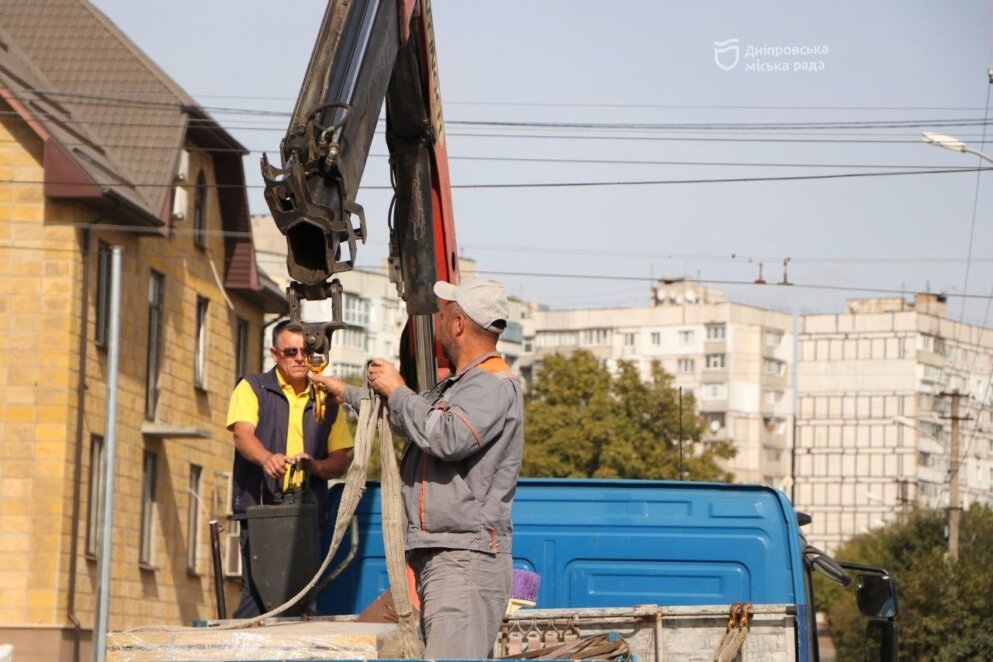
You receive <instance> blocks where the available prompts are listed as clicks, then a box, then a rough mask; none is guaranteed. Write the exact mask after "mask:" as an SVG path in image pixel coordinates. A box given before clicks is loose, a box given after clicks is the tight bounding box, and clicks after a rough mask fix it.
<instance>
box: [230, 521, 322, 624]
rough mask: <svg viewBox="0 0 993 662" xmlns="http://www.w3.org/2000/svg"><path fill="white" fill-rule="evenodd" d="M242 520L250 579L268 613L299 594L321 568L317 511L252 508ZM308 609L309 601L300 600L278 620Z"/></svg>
mask: <svg viewBox="0 0 993 662" xmlns="http://www.w3.org/2000/svg"><path fill="white" fill-rule="evenodd" d="M245 516H246V518H247V519H248V541H249V549H250V550H251V565H252V579H253V580H254V581H255V587H256V588H257V589H258V591H259V596H260V597H261V598H262V602H263V604H264V605H265V608H266V611H270V610H272V609H275V608H276V607H278V606H279V605H281V604H283V603H284V602H286V601H287V600H289V599H290V598H292V597H293V596H294V595H296V594H297V593H299V592H300V589H302V588H303V587H304V586H306V584H307V582H309V581H310V580H311V579H313V577H314V574H315V573H316V572H317V569H318V568H319V567H320V565H321V558H320V553H321V537H320V529H319V526H318V507H317V504H314V503H283V504H274V505H265V506H252V507H251V508H249V509H248V511H247V512H246V513H245ZM309 605H310V600H308V599H304V600H301V601H300V602H298V603H297V604H295V605H293V607H291V608H290V609H288V610H287V611H285V612H283V613H282V614H281V616H300V615H302V614H304V613H306V612H307V611H308V608H309Z"/></svg>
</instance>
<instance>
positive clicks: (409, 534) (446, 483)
mask: <svg viewBox="0 0 993 662" xmlns="http://www.w3.org/2000/svg"><path fill="white" fill-rule="evenodd" d="M345 397H346V399H347V401H348V403H349V404H350V405H351V406H353V407H354V408H355V409H358V407H359V405H360V403H361V397H362V389H359V388H357V387H353V386H350V387H348V389H347V391H346V395H345ZM388 407H389V413H390V423H391V425H392V427H393V429H394V430H395V431H396V432H397V433H398V434H400V435H402V436H404V437H406V439H407V445H406V447H405V448H404V451H403V459H402V460H401V463H400V478H401V480H402V482H403V501H404V510H405V512H406V515H407V531H406V536H405V538H406V546H407V549H408V550H411V549H418V548H427V547H444V548H448V549H471V550H476V551H481V552H489V553H494V554H495V553H497V552H505V553H510V551H511V537H512V534H513V524H512V523H511V519H510V508H511V504H512V503H513V501H514V493H515V492H516V490H517V476H518V473H519V471H520V467H521V457H522V455H523V453H524V398H523V394H522V393H521V388H520V385H519V384H518V382H517V380H516V379H514V377H513V375H512V374H511V372H510V368H509V367H508V366H507V364H506V363H505V362H504V360H503V358H502V357H501V356H500V354H498V353H496V352H493V353H489V354H484V355H483V356H480V357H479V358H478V359H476V360H475V361H473V362H472V363H471V364H470V365H469V366H468V367H467V368H466V369H465V370H464V371H463V372H461V373H460V374H458V375H455V376H453V377H449V378H448V379H446V380H444V381H442V382H441V383H439V384H438V385H437V386H435V387H434V388H433V389H431V390H430V391H427V392H425V393H423V394H421V395H417V394H416V393H414V392H413V391H412V390H410V389H409V388H407V387H406V386H403V387H400V388H398V389H397V390H396V391H394V392H393V393H392V394H391V395H390V397H389V401H388Z"/></svg>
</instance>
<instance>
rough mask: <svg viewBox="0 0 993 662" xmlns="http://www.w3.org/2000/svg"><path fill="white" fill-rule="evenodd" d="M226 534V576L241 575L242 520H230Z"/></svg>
mask: <svg viewBox="0 0 993 662" xmlns="http://www.w3.org/2000/svg"><path fill="white" fill-rule="evenodd" d="M225 528H226V530H227V531H226V533H225V534H224V576H225V577H241V572H242V570H241V522H239V521H237V520H229V521H228V524H227V527H225Z"/></svg>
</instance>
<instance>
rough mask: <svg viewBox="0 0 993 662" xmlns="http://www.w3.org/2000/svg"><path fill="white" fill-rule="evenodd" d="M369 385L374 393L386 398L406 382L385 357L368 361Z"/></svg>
mask: <svg viewBox="0 0 993 662" xmlns="http://www.w3.org/2000/svg"><path fill="white" fill-rule="evenodd" d="M369 386H371V387H372V390H373V391H375V392H376V393H378V394H380V395H381V396H383V397H386V398H388V397H390V394H392V393H393V391H395V390H397V389H398V388H400V387H401V386H406V384H405V383H404V381H403V377H401V376H400V373H399V372H398V371H397V369H396V368H395V367H393V364H392V363H390V362H389V361H387V360H385V359H373V360H372V362H371V363H369Z"/></svg>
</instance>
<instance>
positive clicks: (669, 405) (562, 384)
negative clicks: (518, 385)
mask: <svg viewBox="0 0 993 662" xmlns="http://www.w3.org/2000/svg"><path fill="white" fill-rule="evenodd" d="M678 397H679V396H678V392H677V390H676V389H675V388H673V386H672V376H671V375H669V374H668V373H666V372H665V371H664V370H662V368H661V366H660V365H659V363H658V362H657V361H656V362H653V363H652V369H651V377H650V379H649V380H648V381H643V380H642V379H641V378H640V376H639V374H638V370H637V368H636V367H635V366H634V364H632V363H630V362H627V361H621V362H620V363H619V364H618V369H617V372H616V374H611V373H610V371H609V370H607V368H606V367H604V366H603V365H602V364H601V363H600V361H598V360H597V358H596V357H595V356H593V354H591V353H590V352H587V351H582V350H581V351H577V352H573V353H572V354H569V355H568V356H563V355H560V354H553V355H551V356H548V357H546V358H545V360H544V363H543V364H542V368H541V371H540V372H539V373H538V374H537V376H536V378H535V381H534V383H533V384H532V386H531V389H530V390H529V392H528V397H527V403H526V407H527V410H526V414H525V432H524V438H525V442H526V443H525V450H524V463H523V466H522V469H521V472H522V474H524V475H526V476H537V477H560V478H652V479H676V478H678V477H679V428H680V425H679V423H680V421H679V404H678ZM695 410H696V406H695V402H694V400H693V396H691V395H688V394H686V395H684V396H683V416H682V418H683V420H682V428H683V430H682V437H683V455H684V467H685V471H686V478H687V479H688V480H711V481H729V480H731V475H730V474H729V473H727V472H725V471H724V470H723V469H721V468H720V467H719V466H718V464H717V461H718V459H726V458H730V457H734V452H735V451H734V449H733V448H732V446H731V445H730V444H729V443H723V442H722V443H720V444H717V445H715V446H713V447H707V448H704V446H703V444H701V443H700V436H701V433H702V431H703V421H702V420H701V418H700V417H699V416H697V415H696V414H695V413H694V412H695Z"/></svg>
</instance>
